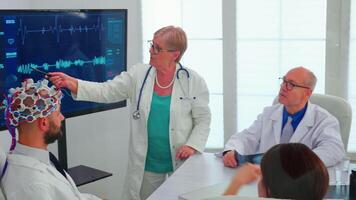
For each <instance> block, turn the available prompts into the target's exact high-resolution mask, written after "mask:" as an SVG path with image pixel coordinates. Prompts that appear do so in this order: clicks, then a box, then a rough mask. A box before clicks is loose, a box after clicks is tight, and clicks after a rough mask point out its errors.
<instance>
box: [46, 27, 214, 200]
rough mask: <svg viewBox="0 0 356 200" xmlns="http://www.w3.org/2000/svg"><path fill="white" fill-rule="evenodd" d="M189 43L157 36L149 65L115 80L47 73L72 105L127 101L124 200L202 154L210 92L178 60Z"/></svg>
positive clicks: (144, 193) (170, 33)
mask: <svg viewBox="0 0 356 200" xmlns="http://www.w3.org/2000/svg"><path fill="white" fill-rule="evenodd" d="M186 48H187V38H186V35H185V33H184V31H183V30H182V29H181V28H179V27H173V26H168V27H164V28H161V29H160V30H158V31H156V32H155V34H154V38H153V40H152V42H151V46H150V63H149V64H150V65H143V64H138V65H136V66H133V67H131V68H129V70H128V72H123V73H121V74H120V75H118V76H116V77H115V78H114V79H113V80H110V81H107V82H105V83H94V82H88V81H83V80H79V79H75V78H73V77H70V76H68V75H65V74H63V73H60V72H54V73H50V74H49V76H50V80H51V81H52V82H53V83H54V84H55V85H56V86H57V87H66V88H68V89H69V90H71V92H72V94H73V98H74V99H76V100H84V101H94V102H104V103H111V102H117V101H121V100H124V99H128V100H129V102H130V104H129V105H130V112H131V113H132V116H131V135H130V147H129V164H128V171H127V174H126V183H125V184H126V188H125V190H124V198H123V199H146V198H147V197H148V196H149V195H150V194H151V193H152V192H153V191H154V190H155V189H156V188H157V187H158V186H159V185H160V184H162V183H163V181H164V180H165V179H166V177H167V175H168V174H169V173H171V172H173V171H174V170H175V169H176V168H177V167H178V166H179V165H180V163H181V161H182V160H184V159H186V158H188V157H190V156H191V155H193V154H194V153H196V152H203V150H204V147H205V144H206V141H207V138H208V134H209V130H210V118H211V115H210V109H209V106H208V103H209V91H208V89H207V86H206V83H205V81H204V80H203V78H202V77H201V76H199V75H198V74H197V73H196V72H194V71H193V70H191V69H188V68H185V67H183V66H182V65H181V64H180V63H179V61H180V59H181V58H182V56H183V54H184V52H185V50H186Z"/></svg>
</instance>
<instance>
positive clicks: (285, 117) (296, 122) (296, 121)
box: [282, 103, 308, 131]
mask: <svg viewBox="0 0 356 200" xmlns="http://www.w3.org/2000/svg"><path fill="white" fill-rule="evenodd" d="M307 107H308V103H306V104H305V106H304V108H303V109H301V110H300V111H298V112H296V113H294V114H289V113H288V112H287V109H286V107H283V121H282V129H283V127H284V125H285V124H286V123H287V120H288V117H292V126H293V129H294V131H295V129H297V127H298V125H299V123H300V121H302V119H303V117H304V114H305V112H306V110H307Z"/></svg>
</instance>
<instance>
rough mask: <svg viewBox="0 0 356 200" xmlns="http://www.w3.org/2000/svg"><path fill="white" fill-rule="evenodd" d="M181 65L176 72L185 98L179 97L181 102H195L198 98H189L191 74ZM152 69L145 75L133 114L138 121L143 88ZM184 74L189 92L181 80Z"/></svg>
mask: <svg viewBox="0 0 356 200" xmlns="http://www.w3.org/2000/svg"><path fill="white" fill-rule="evenodd" d="M178 65H179V69H178V70H177V72H176V78H177V79H178V81H179V85H180V87H181V88H182V91H183V93H184V96H181V97H179V99H180V100H195V99H196V97H189V96H188V95H189V92H190V91H189V89H190V88H189V87H190V85H189V80H190V74H189V72H188V70H187V69H185V68H184V67H183V66H182V65H181V64H180V63H178ZM151 69H152V65H151V66H150V68H148V70H147V72H146V75H145V78H144V79H143V82H142V85H141V88H140V93H139V96H138V101H137V106H136V110H135V111H134V112H133V113H132V117H133V118H134V119H135V120H138V119H140V117H141V113H140V103H141V97H142V91H143V87H144V86H145V84H146V80H147V77H148V75H149V74H150V71H151ZM182 72H183V73H184V74H185V75H186V76H187V81H188V86H187V88H188V89H187V91H185V90H184V88H183V85H182V82H181V79H180V74H181V73H182Z"/></svg>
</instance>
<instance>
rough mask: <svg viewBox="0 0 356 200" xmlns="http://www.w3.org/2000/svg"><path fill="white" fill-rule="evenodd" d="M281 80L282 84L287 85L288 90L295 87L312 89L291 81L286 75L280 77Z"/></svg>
mask: <svg viewBox="0 0 356 200" xmlns="http://www.w3.org/2000/svg"><path fill="white" fill-rule="evenodd" d="M279 80H281V81H282V83H281V86H286V88H287V90H288V91H291V90H293V89H294V88H295V87H299V88H304V89H310V87H306V86H302V85H298V84H295V83H292V82H291V81H287V80H286V79H285V78H284V77H280V78H279Z"/></svg>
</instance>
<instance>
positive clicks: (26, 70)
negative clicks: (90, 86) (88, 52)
mask: <svg viewBox="0 0 356 200" xmlns="http://www.w3.org/2000/svg"><path fill="white" fill-rule="evenodd" d="M86 64H91V65H93V66H96V65H106V64H107V62H106V58H105V57H104V56H100V57H94V58H93V59H92V60H87V61H85V60H81V59H76V60H58V61H56V62H55V63H54V64H48V63H43V64H42V65H37V64H33V63H28V64H23V65H20V66H18V68H17V72H18V73H21V74H31V73H32V71H33V70H34V69H38V68H42V69H43V70H45V71H48V70H49V68H50V67H55V68H56V70H60V69H67V68H70V67H78V66H80V67H82V66H84V65H86Z"/></svg>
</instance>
